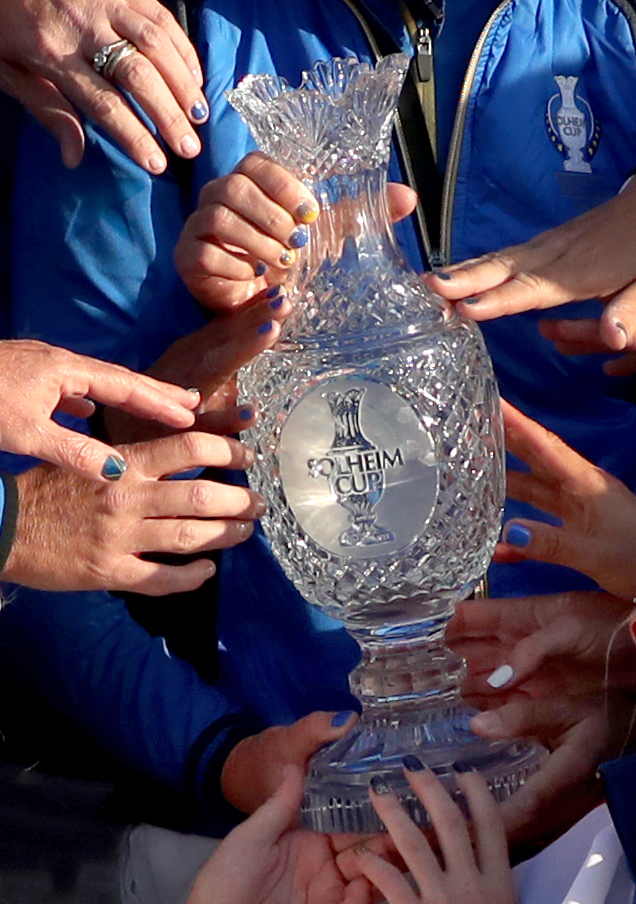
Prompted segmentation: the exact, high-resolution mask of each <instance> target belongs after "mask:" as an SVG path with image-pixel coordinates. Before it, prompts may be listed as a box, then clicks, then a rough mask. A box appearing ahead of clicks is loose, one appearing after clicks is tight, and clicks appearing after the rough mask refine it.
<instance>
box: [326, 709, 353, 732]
mask: <svg viewBox="0 0 636 904" xmlns="http://www.w3.org/2000/svg"><path fill="white" fill-rule="evenodd" d="M352 715H353V711H352V710H350V709H344V710H343V711H342V712H340V713H336V715H335V716H334V717H333V719H332V720H331V727H332V728H342V726H343V725H346V724H347V722H348V721H349V719H350V718H351V716H352Z"/></svg>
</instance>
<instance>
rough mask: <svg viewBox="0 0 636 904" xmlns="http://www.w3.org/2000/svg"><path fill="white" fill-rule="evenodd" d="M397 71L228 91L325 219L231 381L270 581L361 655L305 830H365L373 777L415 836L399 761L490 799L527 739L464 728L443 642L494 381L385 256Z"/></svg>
mask: <svg viewBox="0 0 636 904" xmlns="http://www.w3.org/2000/svg"><path fill="white" fill-rule="evenodd" d="M408 63H409V60H408V57H407V56H406V55H404V54H396V55H393V56H389V57H386V58H385V59H383V60H382V61H381V62H380V63H378V65H377V66H376V67H375V68H373V67H371V66H370V65H369V64H367V63H360V62H358V60H356V59H334V60H331V61H328V62H321V63H318V64H317V65H316V66H315V67H314V68H313V69H312V70H311V71H310V72H305V73H303V76H302V82H301V85H300V87H299V88H296V89H295V88H292V87H290V85H289V84H288V83H287V82H286V81H285V80H284V79H281V78H277V77H273V76H265V75H264V76H252V75H250V76H247V77H246V78H244V79H243V80H242V81H241V83H240V84H239V86H238V87H237V88H236V89H234V90H232V91H230V92H228V99H229V101H230V103H231V104H232V105H233V106H234V107H235V108H236V109H237V110H238V112H239V113H240V114H241V116H242V117H243V118H244V120H245V121H246V122H247V124H248V125H249V127H250V130H251V132H252V134H253V135H254V138H255V139H256V141H257V143H258V145H259V148H260V149H261V150H262V151H263V152H264V153H266V154H268V155H269V156H270V157H271V158H273V159H274V160H275V161H276V162H278V163H280V164H281V165H283V166H285V167H286V168H287V169H289V170H290V171H291V172H292V173H293V174H294V175H295V176H297V177H298V178H299V179H302V180H303V181H304V182H305V184H306V185H307V186H308V187H309V188H310V189H311V190H312V191H313V193H314V195H315V196H316V198H317V199H318V200H319V202H320V205H321V213H320V216H319V218H318V219H317V221H316V222H315V223H313V224H312V225H311V227H309V229H310V235H309V242H308V244H307V245H306V246H305V248H304V249H302V251H301V252H300V253H299V256H298V260H297V262H296V264H295V267H294V271H293V272H292V274H291V275H290V292H291V297H292V300H293V303H294V311H293V313H292V315H291V316H290V318H289V319H288V321H287V322H286V324H285V326H284V328H283V332H282V334H281V338H280V340H279V342H278V343H277V345H276V346H275V348H273V349H272V350H270V351H266V352H264V353H263V354H261V355H260V356H259V357H257V358H256V359H255V360H254V361H253V362H252V363H251V365H249V366H248V367H247V368H246V369H245V370H244V371H243V373H242V375H241V393H242V396H243V397H244V398H245V399H254V400H256V401H257V403H258V405H259V408H260V412H261V416H260V420H259V421H258V423H257V425H256V426H255V427H254V428H252V429H251V430H250V431H249V433H248V440H249V442H250V443H252V444H253V445H254V447H255V448H256V451H257V463H256V464H255V466H254V467H253V468H252V471H251V477H250V482H251V484H252V486H253V488H254V489H256V490H257V491H259V492H260V493H262V494H263V495H264V496H265V497H266V498H267V499H268V502H269V510H268V513H267V514H266V515H265V517H264V518H263V521H262V523H263V528H264V530H265V532H266V535H267V537H268V539H269V541H270V543H271V547H272V550H273V552H274V554H275V555H276V556H277V558H278V559H279V561H280V563H281V565H282V567H283V569H284V571H285V573H286V575H287V576H288V577H289V579H290V580H291V581H292V582H293V583H294V584H295V586H296V587H297V588H298V590H299V591H300V592H301V593H302V595H303V596H304V597H305V599H307V600H308V601H309V602H310V603H312V604H314V605H316V606H319V607H322V609H323V610H324V611H325V612H327V613H328V614H329V615H331V616H334V617H335V618H337V619H340V620H341V621H342V622H343V623H344V625H345V626H346V628H347V629H348V630H349V632H350V633H351V634H352V635H353V636H354V637H355V639H356V640H357V641H358V643H359V644H360V647H361V649H362V659H361V663H360V665H359V666H358V667H357V668H356V669H355V671H354V672H353V673H352V675H351V677H350V683H351V688H352V691H353V693H355V694H356V695H357V697H358V699H359V700H360V702H361V704H362V709H363V712H362V716H361V719H360V721H359V723H358V724H357V725H356V726H355V727H354V728H353V729H352V731H350V732H349V733H348V734H347V735H346V736H345V737H343V738H342V739H340V740H338V741H337V742H335V743H333V744H330V745H329V746H327V747H325V748H323V749H322V750H320V751H319V752H318V753H317V754H316V755H315V756H314V757H313V759H312V760H311V763H310V766H309V771H308V778H307V782H306V786H305V799H304V803H303V814H302V816H303V821H304V824H305V825H307V826H309V827H311V828H313V829H315V830H318V831H328V832H332V831H340V832H342V831H344V832H357V831H375V830H378V829H380V828H381V823H380V821H379V820H378V818H377V816H376V814H375V812H374V810H373V808H372V806H371V804H370V801H369V794H368V787H369V780H370V778H371V777H372V776H374V775H381V776H382V777H383V778H384V779H385V780H386V781H388V783H389V784H390V786H391V787H392V789H393V790H394V791H395V792H396V793H397V794H398V796H399V797H400V799H401V800H402V801H403V803H404V805H405V806H406V807H407V809H408V810H409V812H410V813H411V814H412V816H413V817H414V818H415V820H416V821H417V822H418V823H419V824H422V825H423V824H425V823H426V819H427V817H426V813H425V811H424V810H423V808H422V807H421V805H420V804H419V803H418V801H417V800H416V799H415V797H414V795H413V794H412V793H411V791H410V788H409V786H408V783H407V782H406V780H405V778H404V774H403V770H402V758H403V757H404V756H405V755H406V754H409V753H412V754H415V755H417V756H418V757H420V758H421V759H422V760H423V761H424V762H426V763H427V764H428V765H429V766H430V767H431V768H432V769H433V770H434V771H435V772H436V773H437V774H438V775H439V776H440V778H441V780H442V781H443V782H444V783H445V785H446V786H447V787H449V789H451V790H452V791H454V792H455V793H457V792H456V786H455V783H454V778H453V776H454V772H453V768H452V767H453V763H454V762H456V761H458V760H461V761H462V762H467V763H469V764H472V765H473V766H475V767H476V768H478V769H480V771H481V772H482V773H483V774H484V776H485V777H486V779H487V780H488V782H489V784H490V787H491V788H492V790H493V792H494V794H495V796H496V797H497V798H498V799H499V800H503V799H504V798H506V797H507V796H508V795H510V794H512V793H513V792H514V791H515V790H516V789H517V788H518V787H519V786H520V785H521V784H523V782H524V781H525V780H526V778H527V777H528V776H529V775H530V774H531V773H532V772H534V771H536V769H538V768H539V766H540V764H541V762H542V761H543V757H544V755H545V751H544V750H543V748H541V747H539V746H538V745H535V744H533V743H530V742H527V741H525V740H515V741H500V742H489V741H484V740H482V739H480V738H478V737H477V736H475V735H474V734H473V733H472V732H471V731H470V727H469V722H470V718H471V716H472V715H473V714H474V713H475V712H476V710H475V709H472V708H471V707H469V706H467V705H466V704H465V703H463V702H462V700H461V697H460V693H459V685H460V681H461V678H462V675H463V670H464V663H463V661H462V660H461V659H460V658H459V657H458V656H456V655H455V654H453V653H452V652H451V651H450V650H449V649H447V648H446V647H445V646H444V640H443V635H444V627H445V625H446V623H447V621H448V619H449V618H450V617H451V615H452V613H453V607H454V605H455V604H456V603H457V602H458V601H459V600H462V599H464V598H466V597H467V596H469V595H470V593H471V592H472V591H473V589H474V588H475V586H476V585H477V584H478V582H479V581H480V579H481V578H482V576H483V575H484V574H485V572H486V569H487V567H488V564H489V562H490V558H491V555H492V552H493V549H494V546H495V543H496V542H497V537H498V534H499V528H500V519H501V513H502V506H503V501H504V495H505V462H504V443H503V429H502V422H501V412H500V408H499V398H498V393H497V386H496V383H495V379H494V376H493V371H492V366H491V362H490V358H489V356H488V353H487V351H486V348H485V345H484V342H483V339H482V336H481V333H480V331H479V329H478V327H476V326H475V325H474V324H473V323H472V322H470V321H468V320H466V319H464V318H462V317H461V316H459V315H458V314H457V313H456V312H455V311H454V309H453V308H452V306H451V305H449V304H448V303H447V302H446V301H445V300H443V299H442V298H440V297H439V296H436V295H434V294H433V293H431V292H430V291H428V290H427V289H426V288H425V286H424V284H423V283H422V281H421V279H420V278H419V277H418V275H417V274H416V273H415V272H414V271H412V270H411V269H409V267H408V266H407V265H406V264H405V261H404V259H403V257H402V255H401V253H400V251H399V249H398V246H397V243H396V239H395V236H394V233H393V229H392V226H391V223H390V216H389V211H388V207H387V198H386V175H387V168H388V159H389V154H390V143H391V131H392V126H393V119H394V114H395V109H396V106H397V99H398V96H399V93H400V89H401V86H402V81H403V78H404V74H405V71H406V69H407V66H408Z"/></svg>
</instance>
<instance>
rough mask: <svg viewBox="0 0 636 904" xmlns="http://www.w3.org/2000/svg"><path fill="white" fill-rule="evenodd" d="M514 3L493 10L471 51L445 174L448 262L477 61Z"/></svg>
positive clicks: (443, 233)
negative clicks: (452, 221) (460, 158)
mask: <svg viewBox="0 0 636 904" xmlns="http://www.w3.org/2000/svg"><path fill="white" fill-rule="evenodd" d="M511 2H512V0H503V2H502V3H500V4H499V6H498V7H497V8H496V9H495V10H494V11H493V13H492V15H491V16H490V18H489V19H488V21H487V22H486V24H485V25H484V27H483V29H482V32H481V34H480V35H479V39H478V41H477V43H476V44H475V48H474V50H473V52H472V54H471V57H470V62H469V64H468V68H467V69H466V74H465V75H464V80H463V82H462V89H461V91H460V94H459V102H458V104H457V111H456V113H455V122H454V123H453V133H452V136H451V142H450V147H449V150H448V160H447V161H446V172H445V173H444V187H443V190H442V212H441V226H440V246H441V249H440V253H441V257H442V259H443V260H444V262H446V263H447V262H448V261H449V260H450V259H451V212H452V208H453V204H454V202H455V189H456V187H457V171H458V169H459V157H460V153H459V151H460V147H461V139H462V137H463V134H464V126H465V125H466V111H467V108H468V99H469V97H470V92H471V90H472V86H473V81H474V80H475V72H476V71H477V64H478V63H479V59H480V57H481V52H482V50H483V49H484V44H485V42H486V38H487V37H488V34H489V32H490V29H491V28H492V26H493V24H494V22H495V20H496V19H497V18H498V16H499V15H500V14H501V12H502V11H503V10H504V9H505V8H506V7H507V6H508V5H509V4H510V3H511Z"/></svg>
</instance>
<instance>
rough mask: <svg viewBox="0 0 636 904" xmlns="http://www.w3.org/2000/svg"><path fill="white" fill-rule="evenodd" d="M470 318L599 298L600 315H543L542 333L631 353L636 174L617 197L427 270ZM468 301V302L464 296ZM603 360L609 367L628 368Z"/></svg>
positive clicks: (629, 365) (579, 345)
mask: <svg viewBox="0 0 636 904" xmlns="http://www.w3.org/2000/svg"><path fill="white" fill-rule="evenodd" d="M424 278H425V280H426V282H427V284H428V285H429V286H430V287H431V288H432V289H434V290H435V291H436V292H438V293H439V294H440V295H443V296H444V298H448V299H450V300H451V301H456V302H457V308H458V310H459V311H461V313H462V314H464V315H465V316H466V317H470V318H471V319H472V320H477V321H480V320H492V319H493V318H494V317H502V316H505V315H508V314H517V313H519V312H520V311H531V310H537V309H544V308H553V307H556V306H558V305H562V304H567V303H568V302H571V301H584V300H586V299H588V298H599V299H601V300H602V301H604V302H605V303H606V307H605V311H604V312H603V315H602V317H601V319H600V321H587V320H586V321H571V320H570V321H562V320H556V321H554V320H545V321H543V322H542V326H541V332H542V333H543V335H544V336H545V337H546V338H549V339H551V340H552V341H554V342H555V343H557V345H558V347H559V348H560V350H562V351H565V352H566V353H567V354H597V353H599V352H608V351H624V350H625V351H627V352H634V351H636V179H632V180H631V182H630V183H629V184H628V185H627V186H626V187H625V189H624V191H622V192H621V193H620V194H618V195H617V196H616V197H615V198H612V199H611V200H609V201H606V202H605V203H604V204H601V205H600V206H599V207H596V208H594V209H593V210H590V211H588V212H587V213H584V214H582V215H581V216H579V217H576V218H575V219H573V220H570V221H569V222H567V223H564V224H563V225H562V226H558V227H557V228H556V229H550V230H549V231H548V232H543V233H541V234H540V235H538V236H536V237H535V238H533V239H531V240H530V241H529V242H525V243H524V244H523V245H515V246H513V247H510V248H504V249H503V250H501V251H497V252H495V253H492V254H485V255H484V256H483V257H479V258H476V259H474V260H469V261H464V262H462V263H459V264H453V265H452V266H450V267H445V268H443V270H442V271H441V272H438V273H436V274H433V273H429V274H425V277H424ZM467 299H469V300H467ZM633 365H634V356H633V355H630V356H629V358H628V360H627V362H622V363H621V364H619V363H618V362H617V361H613V362H608V363H607V365H606V369H607V370H608V372H610V373H615V374H619V373H621V372H631V370H633Z"/></svg>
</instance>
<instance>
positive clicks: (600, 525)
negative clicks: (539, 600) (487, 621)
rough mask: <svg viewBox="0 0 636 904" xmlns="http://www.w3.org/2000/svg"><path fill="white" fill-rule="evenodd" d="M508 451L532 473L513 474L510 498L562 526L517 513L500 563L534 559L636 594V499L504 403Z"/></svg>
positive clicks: (609, 588) (507, 530)
mask: <svg viewBox="0 0 636 904" xmlns="http://www.w3.org/2000/svg"><path fill="white" fill-rule="evenodd" d="M502 409H503V415H504V424H505V429H506V447H507V449H508V451H510V452H512V453H513V454H514V455H516V456H518V457H519V458H521V459H522V461H524V462H525V463H526V464H527V465H528V466H529V467H530V473H522V472H520V471H514V470H509V471H508V495H509V496H510V497H512V498H513V499H518V500H520V501H521V502H526V503H529V504H530V505H533V506H534V507H535V508H539V509H542V510H543V511H544V512H546V513H547V514H549V515H553V516H556V518H558V519H559V520H560V524H557V525H555V524H547V523H545V522H543V521H530V520H527V519H520V518H515V519H514V521H509V522H508V523H507V524H505V525H504V528H503V532H502V537H501V541H500V543H499V545H498V546H497V549H496V551H495V561H498V562H518V561H521V560H524V559H536V560H538V561H540V562H551V563H553V564H556V565H565V566H567V567H568V568H574V569H576V570H577V571H580V572H582V573H583V574H586V575H588V577H591V578H592V579H593V580H594V581H596V583H597V584H599V585H600V586H601V587H602V588H603V589H604V590H606V591H608V593H611V594H614V595H615V596H618V597H622V598H623V599H625V600H632V599H634V597H635V596H636V496H634V494H633V493H632V492H631V490H629V489H628V488H627V487H626V486H625V484H623V483H621V481H620V480H617V479H616V478H615V477H612V475H611V474H608V473H607V472H606V471H603V470H602V469H601V468H598V467H596V466H595V465H592V464H591V463H590V462H588V461H587V460H586V459H585V458H583V456H581V455H579V454H578V453H577V452H575V451H574V450H573V449H571V448H570V447H569V446H567V445H566V444H565V443H564V442H563V441H562V440H561V439H559V437H558V436H555V434H553V433H550V432H549V431H548V430H546V429H545V427H542V426H541V425H540V424H538V423H536V422H535V421H532V420H531V419H530V418H528V417H526V416H525V415H524V414H522V413H521V412H520V411H518V410H517V409H516V408H513V406H512V405H510V404H508V403H507V402H504V403H503V404H502Z"/></svg>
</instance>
